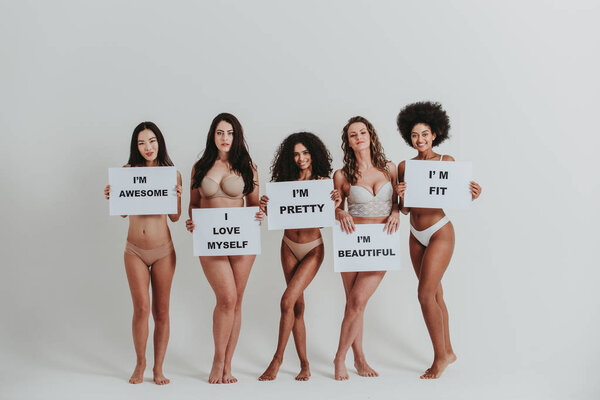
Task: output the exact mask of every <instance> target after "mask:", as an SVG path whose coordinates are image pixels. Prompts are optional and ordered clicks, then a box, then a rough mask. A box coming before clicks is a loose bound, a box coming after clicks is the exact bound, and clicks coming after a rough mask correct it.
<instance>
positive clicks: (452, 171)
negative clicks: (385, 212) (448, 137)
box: [404, 160, 472, 209]
mask: <svg viewBox="0 0 600 400" xmlns="http://www.w3.org/2000/svg"><path fill="white" fill-rule="evenodd" d="M471 176H472V164H471V163H470V162H465V161H456V162H452V161H421V160H408V161H406V168H405V170H404V180H405V181H406V192H405V193H404V207H418V208H447V209H450V208H469V207H471V190H470V188H469V185H470V182H471Z"/></svg>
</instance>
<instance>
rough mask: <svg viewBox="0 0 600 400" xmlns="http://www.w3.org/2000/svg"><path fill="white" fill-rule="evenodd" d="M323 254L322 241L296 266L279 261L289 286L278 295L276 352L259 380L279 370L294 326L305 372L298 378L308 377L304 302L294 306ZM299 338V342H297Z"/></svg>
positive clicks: (314, 273)
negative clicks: (303, 315)
mask: <svg viewBox="0 0 600 400" xmlns="http://www.w3.org/2000/svg"><path fill="white" fill-rule="evenodd" d="M283 246H285V247H287V245H284V244H282V247H283ZM287 251H289V249H287ZM282 252H283V250H282ZM324 254H325V252H324V247H323V245H322V244H321V245H319V246H317V247H315V248H314V249H312V250H311V251H310V252H309V253H308V254H307V255H306V256H305V257H304V258H303V259H302V260H301V261H300V262H299V263H298V265H297V266H295V267H294V266H292V265H291V264H292V262H289V263H283V264H282V265H283V268H284V274H285V278H286V281H287V284H288V285H287V288H286V290H285V292H284V293H283V296H282V298H281V319H280V322H279V339H278V341H277V350H276V351H275V355H274V356H273V360H272V361H271V364H270V365H269V367H268V368H267V370H266V371H265V372H264V373H263V374H262V375H261V376H260V378H258V380H260V381H265V380H273V379H275V378H276V377H277V372H278V371H279V367H280V366H281V362H282V361H283V353H284V351H285V347H286V345H287V342H288V340H289V337H290V334H291V333H292V329H294V328H296V331H297V332H298V335H299V337H298V338H296V348H297V349H298V347H300V350H299V351H298V355H299V356H300V362H301V365H302V364H303V360H302V357H304V369H305V371H304V373H302V371H301V373H300V374H299V376H300V375H302V376H300V378H301V379H298V380H308V377H309V376H310V370H309V371H308V375H306V372H307V371H306V370H307V369H308V360H307V359H306V330H305V327H304V319H303V318H302V314H303V312H304V302H303V301H302V303H301V305H298V308H299V309H300V308H301V310H299V312H295V309H296V305H297V303H298V301H299V300H300V299H301V298H302V294H303V293H304V289H306V287H307V286H308V285H309V284H310V282H312V280H313V278H314V277H315V275H316V274H317V271H318V270H319V267H320V266H321V262H322V261H323V257H324ZM282 258H283V253H282ZM294 259H295V258H294ZM282 261H283V260H282ZM290 261H291V260H290ZM290 266H291V268H290ZM298 316H300V320H301V322H300V324H301V325H300V324H299V325H298V326H297V327H296V326H295V325H296V321H297V319H298ZM299 341H300V342H302V343H298V342H299ZM297 378H298V377H297Z"/></svg>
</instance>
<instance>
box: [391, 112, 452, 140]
mask: <svg viewBox="0 0 600 400" xmlns="http://www.w3.org/2000/svg"><path fill="white" fill-rule="evenodd" d="M396 123H397V124H398V130H399V131H400V135H402V138H403V139H404V141H405V142H406V143H408V145H409V146H411V147H412V140H411V139H410V135H411V132H412V129H413V128H414V127H415V125H416V124H419V123H421V124H427V125H429V127H430V128H431V132H432V133H435V139H434V140H433V143H432V146H437V145H439V144H440V143H442V142H443V141H444V140H446V139H448V138H449V137H450V136H449V135H448V131H449V130H450V118H448V114H446V111H444V109H443V108H442V105H441V104H440V103H434V102H431V101H419V102H417V103H412V104H409V105H407V106H406V107H404V108H403V109H402V110H401V111H400V113H399V114H398V119H397V120H396Z"/></svg>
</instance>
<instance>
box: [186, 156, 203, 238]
mask: <svg viewBox="0 0 600 400" xmlns="http://www.w3.org/2000/svg"><path fill="white" fill-rule="evenodd" d="M195 172H196V169H195V168H192V179H191V181H190V204H189V205H188V217H189V218H188V219H187V220H186V221H185V228H186V229H187V230H188V231H190V232H194V228H195V226H194V221H192V209H193V208H200V201H201V199H202V196H200V191H199V190H197V189H194V188H192V185H193V184H194V174H195Z"/></svg>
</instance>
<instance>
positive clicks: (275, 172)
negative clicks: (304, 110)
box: [271, 132, 331, 182]
mask: <svg viewBox="0 0 600 400" xmlns="http://www.w3.org/2000/svg"><path fill="white" fill-rule="evenodd" d="M297 143H302V144H303V145H304V147H306V149H307V150H308V152H309V153H310V158H311V169H312V173H311V175H312V176H311V179H319V178H329V176H330V175H331V155H330V154H329V150H327V147H325V144H323V142H322V141H321V139H319V138H318V137H317V136H316V135H314V134H312V133H310V132H298V133H292V134H291V135H289V136H288V137H286V138H285V139H284V141H283V142H282V143H281V145H279V149H278V150H277V153H275V158H273V162H272V163H271V181H273V182H284V181H295V180H297V179H298V178H299V177H300V168H298V165H297V164H296V162H295V161H294V146H296V144H297Z"/></svg>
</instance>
